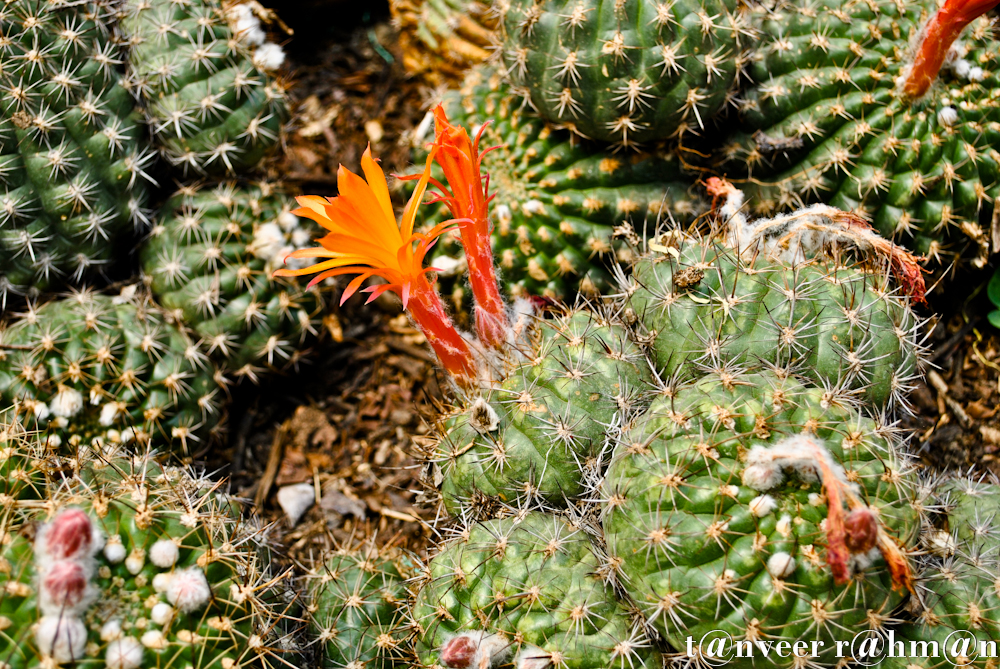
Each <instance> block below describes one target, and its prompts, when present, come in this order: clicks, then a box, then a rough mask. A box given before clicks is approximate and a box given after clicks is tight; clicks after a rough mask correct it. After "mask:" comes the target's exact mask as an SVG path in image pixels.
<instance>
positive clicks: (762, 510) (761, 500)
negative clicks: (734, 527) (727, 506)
mask: <svg viewBox="0 0 1000 669" xmlns="http://www.w3.org/2000/svg"><path fill="white" fill-rule="evenodd" d="M777 507H778V502H777V501H775V499H774V498H773V497H771V496H770V495H757V496H756V497H754V498H753V499H752V500H750V513H752V514H753V515H754V516H756V517H757V518H762V517H763V516H766V515H767V514H769V513H771V512H772V511H774V510H775V509H776V508H777Z"/></svg>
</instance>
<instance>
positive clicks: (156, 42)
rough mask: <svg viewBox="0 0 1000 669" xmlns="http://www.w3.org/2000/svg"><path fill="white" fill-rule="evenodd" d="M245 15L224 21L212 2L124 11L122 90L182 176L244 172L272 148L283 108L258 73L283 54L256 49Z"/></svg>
mask: <svg viewBox="0 0 1000 669" xmlns="http://www.w3.org/2000/svg"><path fill="white" fill-rule="evenodd" d="M248 16H249V15H248V14H247V12H246V11H241V12H235V13H234V14H232V15H229V16H227V14H226V12H224V11H223V9H222V6H221V4H220V3H219V2H218V0H184V1H183V2H174V1H172V0H130V3H129V4H128V5H127V6H126V9H125V12H124V16H123V17H122V19H121V29H122V33H123V37H122V39H123V40H124V41H125V42H127V43H128V45H129V47H130V51H129V82H130V85H131V87H132V89H133V92H134V93H135V95H136V96H137V97H138V99H139V101H140V102H141V103H142V105H143V109H144V112H145V115H146V122H147V123H148V125H149V127H150V129H151V131H152V134H153V141H154V143H155V144H156V146H157V147H158V148H159V150H160V152H161V153H162V154H163V156H164V157H165V158H166V159H167V160H168V161H169V162H170V163H171V164H172V165H175V166H177V167H180V168H181V170H182V171H183V173H185V174H188V173H192V172H193V173H197V174H206V173H207V174H213V175H218V174H223V173H241V172H247V171H250V170H252V169H253V168H254V166H255V165H257V163H258V162H260V160H261V158H263V157H264V156H265V155H267V153H268V152H269V151H270V150H271V149H272V148H274V147H275V146H276V145H277V143H278V135H279V132H280V130H281V125H282V123H283V122H284V121H285V119H286V118H287V117H288V109H287V106H286V102H285V94H284V91H283V90H282V86H281V84H280V83H279V82H278V81H277V80H275V79H274V78H273V77H272V76H271V75H270V74H269V73H268V72H267V71H266V68H268V66H270V65H273V63H270V62H268V61H269V60H270V58H271V56H272V55H273V54H279V55H282V58H281V59H283V54H281V52H280V49H279V48H278V47H276V46H275V45H268V44H263V45H260V46H256V45H258V44H260V42H262V41H263V39H264V34H263V31H261V29H260V27H259V26H258V25H249V26H244V25H242V23H243V22H242V21H241V19H245V18H247V17H248ZM230 19H232V21H233V23H235V26H232V27H231V26H230ZM251 23H252V21H251ZM255 46H256V51H255V52H254V53H253V54H251V52H250V49H251V48H253V47H255ZM279 64H280V63H279Z"/></svg>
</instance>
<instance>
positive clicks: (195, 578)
mask: <svg viewBox="0 0 1000 669" xmlns="http://www.w3.org/2000/svg"><path fill="white" fill-rule="evenodd" d="M165 594H166V597H167V601H168V602H170V603H171V604H173V605H174V606H175V607H177V609H178V610H179V611H181V612H182V613H191V612H192V611H197V610H198V609H200V608H202V607H203V606H205V604H207V603H208V600H209V599H210V598H211V597H212V588H211V587H210V586H209V585H208V579H206V578H205V572H203V571H202V570H201V569H200V568H199V567H190V568H188V569H182V570H180V571H176V572H174V573H173V575H172V576H171V577H170V582H169V583H168V584H167V589H166V591H165Z"/></svg>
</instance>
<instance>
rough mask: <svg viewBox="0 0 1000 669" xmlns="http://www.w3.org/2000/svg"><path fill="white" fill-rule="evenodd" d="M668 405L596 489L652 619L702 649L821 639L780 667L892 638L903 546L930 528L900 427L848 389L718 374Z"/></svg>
mask: <svg viewBox="0 0 1000 669" xmlns="http://www.w3.org/2000/svg"><path fill="white" fill-rule="evenodd" d="M659 395H660V396H659V397H657V398H656V399H654V400H653V402H652V404H651V405H650V406H649V408H648V409H647V411H646V412H645V413H643V414H642V415H641V416H640V417H638V418H636V419H635V421H634V422H633V423H631V424H629V425H627V426H626V429H625V430H624V431H623V434H622V436H621V438H620V440H619V442H618V445H617V446H616V448H615V452H614V456H613V459H612V462H611V464H610V466H609V467H608V470H607V474H606V477H605V480H604V482H603V484H602V487H601V490H602V495H601V504H602V513H603V527H604V536H605V538H606V540H607V542H608V552H609V554H610V556H611V559H612V561H613V562H614V563H615V564H616V565H617V568H618V569H619V570H620V572H621V574H622V575H623V576H622V578H621V581H622V584H623V587H624V588H625V590H626V591H627V592H628V593H629V594H630V595H631V596H632V598H633V599H634V601H635V602H636V604H637V605H638V607H639V608H640V609H641V610H642V611H643V612H644V613H645V615H646V619H647V620H649V621H651V622H652V624H654V625H655V626H656V628H657V629H658V630H659V631H660V633H661V634H663V635H664V637H665V638H666V640H667V641H668V642H669V643H670V644H671V645H672V646H674V647H675V648H678V649H685V648H690V647H691V646H690V645H689V644H688V643H687V639H688V638H693V639H694V640H696V641H697V640H702V644H701V647H700V650H701V652H703V653H704V652H706V651H707V650H711V646H710V644H708V643H707V642H706V641H705V637H706V636H707V637H709V638H712V637H713V636H718V637H719V638H720V639H722V640H728V641H729V642H733V643H735V644H737V645H738V644H740V643H741V642H750V644H751V645H752V644H755V643H756V642H758V641H760V640H762V639H767V640H768V641H771V642H773V643H775V644H776V643H780V642H782V641H785V642H787V643H788V645H789V646H792V645H793V644H795V643H796V642H799V641H803V640H805V641H809V642H812V641H815V642H819V643H816V644H812V645H810V644H809V643H803V644H802V647H801V648H800V647H796V649H795V655H797V657H795V656H792V655H789V656H788V657H785V658H784V659H777V658H774V659H775V661H776V662H778V664H777V665H775V666H797V665H796V664H795V663H796V662H806V661H809V662H814V663H817V664H822V665H825V666H829V665H833V664H835V663H836V662H837V659H838V657H842V655H839V656H838V653H840V652H841V651H838V649H837V645H836V642H837V641H845V640H846V641H851V640H852V639H853V637H854V635H855V634H856V633H858V632H859V631H862V630H866V629H867V630H871V631H872V632H873V633H879V632H881V631H883V628H884V627H885V626H886V624H887V623H888V622H889V621H890V619H891V615H892V613H893V610H894V609H895V607H896V606H897V605H898V604H899V603H900V602H901V601H902V599H903V596H904V595H905V594H907V589H912V584H913V577H912V573H911V571H910V566H909V563H908V561H907V558H906V555H905V547H912V546H913V545H914V544H915V542H916V539H917V535H918V534H919V530H920V526H921V518H920V514H919V513H918V511H917V508H918V507H919V506H920V505H918V504H915V503H914V502H915V500H916V496H915V491H916V488H917V486H916V479H915V474H914V468H913V467H912V466H910V465H909V464H908V462H907V459H906V456H905V455H904V453H903V451H902V449H901V447H900V444H899V443H898V442H896V440H895V439H894V437H893V434H892V432H891V431H889V430H887V429H886V428H885V426H884V425H879V424H877V423H875V422H874V421H872V420H871V419H868V418H864V417H862V416H861V415H859V414H858V412H857V411H856V410H855V409H854V408H853V407H852V406H851V405H852V402H851V399H850V395H849V394H846V393H842V394H840V395H837V394H836V393H833V394H831V393H829V392H827V391H824V390H823V389H821V388H808V387H806V386H803V385H802V384H801V383H800V382H798V381H797V380H795V379H794V378H791V377H789V376H786V375H783V374H775V373H773V372H766V373H759V374H738V373H735V374H734V373H732V372H731V371H721V372H719V373H716V374H709V375H708V376H706V377H704V378H703V379H701V380H700V381H698V382H697V383H693V384H690V385H679V386H668V387H666V388H664V389H662V390H661V392H660V394H659ZM726 653H730V654H733V653H735V650H734V649H733V648H732V647H731V646H730V647H729V648H728V650H723V649H722V648H721V647H720V648H719V652H717V653H716V655H718V656H719V657H720V658H721V657H723V656H726ZM751 655H752V656H759V655H760V651H759V648H756V649H755V652H754V653H752V654H751ZM692 659H696V658H692ZM728 659H729V662H730V663H731V664H733V666H746V667H749V666H755V660H754V659H753V657H749V658H748V657H746V656H745V655H744V656H742V657H741V656H740V655H732V656H731V657H728ZM763 661H764V660H761V659H759V657H758V659H757V660H756V662H757V664H759V663H760V662H763Z"/></svg>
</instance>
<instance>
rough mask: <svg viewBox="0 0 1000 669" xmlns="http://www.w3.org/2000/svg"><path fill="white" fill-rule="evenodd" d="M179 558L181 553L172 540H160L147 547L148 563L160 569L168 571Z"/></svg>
mask: <svg viewBox="0 0 1000 669" xmlns="http://www.w3.org/2000/svg"><path fill="white" fill-rule="evenodd" d="M180 556H181V551H180V549H179V548H177V544H175V543H174V542H173V540H172V539H160V540H159V541H157V542H156V543H154V544H153V545H152V546H150V547H149V561H150V562H152V563H153V564H155V565H156V566H157V567H159V568H160V569H170V568H171V567H173V566H174V565H175V564H177V559H178V558H179V557H180Z"/></svg>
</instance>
